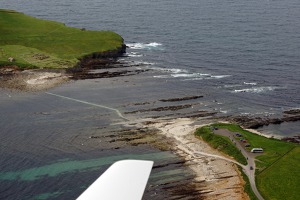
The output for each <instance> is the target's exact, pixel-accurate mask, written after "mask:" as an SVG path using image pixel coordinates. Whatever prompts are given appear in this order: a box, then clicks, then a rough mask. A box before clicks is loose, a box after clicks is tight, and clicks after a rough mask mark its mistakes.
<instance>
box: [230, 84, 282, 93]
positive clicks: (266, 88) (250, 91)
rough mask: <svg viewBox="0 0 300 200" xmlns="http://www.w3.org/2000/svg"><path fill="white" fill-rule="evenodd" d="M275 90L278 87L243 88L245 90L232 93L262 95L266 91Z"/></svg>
mask: <svg viewBox="0 0 300 200" xmlns="http://www.w3.org/2000/svg"><path fill="white" fill-rule="evenodd" d="M275 89H278V87H272V86H267V87H252V88H245V89H239V90H233V91H232V92H233V93H240V92H248V93H262V92H267V91H273V90H275Z"/></svg>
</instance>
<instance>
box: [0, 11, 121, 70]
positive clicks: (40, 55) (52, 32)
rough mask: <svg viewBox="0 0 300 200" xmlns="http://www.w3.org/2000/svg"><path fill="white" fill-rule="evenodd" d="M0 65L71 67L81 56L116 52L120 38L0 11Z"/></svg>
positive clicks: (105, 32) (109, 32)
mask: <svg viewBox="0 0 300 200" xmlns="http://www.w3.org/2000/svg"><path fill="white" fill-rule="evenodd" d="M0 24H1V26H0V66H3V65H8V64H11V65H12V63H10V62H8V58H9V57H13V58H14V59H15V62H14V63H13V64H14V65H20V66H30V67H33V66H35V67H39V68H41V67H47V68H66V67H72V66H74V65H75V64H76V63H77V62H78V59H79V58H82V57H83V56H86V55H89V54H92V53H99V52H105V51H112V50H117V49H118V48H120V47H121V46H122V44H123V38H122V37H121V36H120V35H118V34H116V33H114V32H111V31H88V30H83V29H77V28H72V27H66V26H65V25H64V24H62V23H59V22H54V21H48V20H41V19H37V18H34V17H30V16H28V15H25V14H23V13H18V12H15V11H10V10H1V9H0Z"/></svg>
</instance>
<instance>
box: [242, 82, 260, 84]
mask: <svg viewBox="0 0 300 200" xmlns="http://www.w3.org/2000/svg"><path fill="white" fill-rule="evenodd" d="M244 84H245V85H257V83H254V82H253V83H247V82H244Z"/></svg>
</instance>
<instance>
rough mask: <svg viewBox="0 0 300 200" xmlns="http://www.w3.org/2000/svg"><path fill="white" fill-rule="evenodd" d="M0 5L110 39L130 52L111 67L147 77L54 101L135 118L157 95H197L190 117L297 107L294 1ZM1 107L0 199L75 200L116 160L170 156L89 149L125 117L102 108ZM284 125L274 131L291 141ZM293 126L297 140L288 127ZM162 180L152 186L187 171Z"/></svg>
mask: <svg viewBox="0 0 300 200" xmlns="http://www.w3.org/2000/svg"><path fill="white" fill-rule="evenodd" d="M0 8H5V9H14V10H17V11H19V12H24V13H26V14H28V15H31V16H34V17H38V18H43V19H49V20H55V21H60V22H62V23H65V24H66V25H68V26H73V27H77V28H86V29H91V30H112V31H115V32H117V33H119V34H120V35H122V36H123V38H124V40H125V43H126V44H127V46H128V48H127V54H126V56H127V57H124V58H120V60H121V61H123V62H126V63H129V64H132V66H133V67H134V68H139V69H148V70H149V71H148V72H147V73H144V74H139V75H136V76H131V77H130V78H128V77H123V78H116V79H114V80H113V81H110V80H92V81H89V80H84V81H77V82H71V83H68V84H66V85H63V86H61V87H58V88H54V89H51V90H50V92H51V93H53V94H58V95H63V96H66V97H69V98H73V99H77V100H80V101H85V102H90V103H91V104H99V105H103V106H106V107H110V108H114V109H117V110H119V111H120V112H122V113H124V112H126V111H132V110H136V109H137V106H132V105H133V104H134V103H143V102H144V103H147V104H145V105H143V106H140V108H143V107H147V106H148V107H151V106H152V107H153V106H156V107H159V106H163V105H164V104H163V103H161V102H158V100H159V99H168V98H176V97H183V96H192V95H203V96H204V98H203V99H201V101H200V102H198V103H199V105H198V108H197V109H199V110H208V111H217V112H220V113H223V114H225V115H227V114H228V115H240V114H242V115H250V116H268V117H277V116H280V115H281V113H282V111H284V110H288V109H292V108H299V103H300V96H299V92H300V86H299V83H300V81H299V77H300V68H299V67H300V35H299V33H300V2H299V1H298V0H283V1H278V0H254V1H244V0H243V1H231V0H225V1H224V0H215V1H205V0H187V1H179V0H174V1H159V0H155V1H146V0H129V1H126V2H124V1H120V0H114V1H99V0H98V1H96V0H91V1H79V0H72V1H71V0H63V1H58V0H52V1H41V0H28V1H21V0H10V1H4V0H0ZM0 37H1V36H0ZM192 109H193V108H191V109H190V110H189V112H192V111H193V110H192ZM0 110H1V111H0V117H1V120H0V125H1V130H0V133H1V134H0V139H1V140H0V141H1V151H0V154H1V156H0V164H1V165H0V166H1V172H0V188H1V192H0V199H32V198H34V199H74V198H75V197H76V196H78V195H79V194H80V193H81V192H82V191H83V190H84V188H86V187H87V186H88V184H89V183H91V182H92V181H93V180H95V179H96V178H97V176H98V175H99V174H101V173H102V172H103V171H104V170H105V169H106V168H107V167H108V166H109V165H110V164H111V163H113V162H114V161H116V160H119V159H127V158H137V159H151V160H154V161H155V162H158V163H159V162H169V161H172V160H176V159H178V158H176V157H174V155H173V154H172V153H170V152H163V153H162V152H160V151H158V150H155V149H152V148H150V147H135V148H133V147H129V146H128V147H124V148H121V149H114V148H113V147H111V148H110V147H109V146H105V145H107V144H102V143H101V141H100V140H94V141H92V142H91V141H90V140H89V137H90V136H92V135H97V134H98V135H99V134H100V135H101V134H102V133H106V132H107V131H109V130H111V129H114V127H118V125H116V124H117V123H119V122H121V121H122V119H120V118H119V117H118V116H116V115H115V113H113V112H110V111H109V110H107V109H103V108H95V107H93V106H91V105H90V106H89V105H84V104H80V103H79V102H76V101H68V100H66V99H63V98H58V97H55V96H51V95H48V94H45V93H43V92H37V93H18V92H11V91H7V90H1V95H0ZM182 112H183V111H182ZM144 115H145V116H142V117H149V116H153V115H157V114H156V113H155V114H154V113H151V114H149V115H147V114H144ZM162 115H163V114H162ZM128 117H132V118H134V116H128ZM293 124H294V125H295V124H296V126H298V124H299V123H293ZM293 124H291V125H292V126H293ZM287 127H288V126H286V124H285V127H284V128H283V129H280V128H278V130H281V131H279V132H277V131H276V132H275V134H278V135H284V134H285V132H286V133H287V135H289V136H291V135H290V134H291V131H290V130H287V129H288V128H287ZM292 130H293V131H292V132H293V134H294V133H295V134H297V127H296V128H295V126H294V127H293V128H292ZM298 130H299V129H298ZM298 133H299V132H298ZM166 160H167V161H166ZM160 173H161V172H156V173H155V174H154V175H153V177H154V179H155V177H157V176H159V177H160V178H159V179H160V181H162V180H164V179H165V180H167V179H168V178H170V177H169V176H168V174H170V173H171V174H172V176H171V177H173V178H174V180H177V178H178V177H180V176H181V175H182V174H184V173H182V171H180V170H179V171H176V170H175V171H174V169H170V171H168V172H164V174H163V175H161V174H160ZM174 173H175V176H174ZM152 179H153V178H152ZM151 195H152V194H150V195H149V196H151ZM149 196H148V197H149ZM153 198H154V197H153Z"/></svg>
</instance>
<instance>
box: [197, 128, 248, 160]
mask: <svg viewBox="0 0 300 200" xmlns="http://www.w3.org/2000/svg"><path fill="white" fill-rule="evenodd" d="M195 134H196V135H197V136H200V137H201V138H202V139H203V140H204V141H206V142H208V143H209V144H210V145H211V146H212V147H213V148H215V149H218V150H220V151H222V152H224V153H225V154H227V155H230V156H232V157H233V158H234V159H235V160H236V161H238V162H240V163H242V164H244V165H247V160H246V158H245V157H244V156H243V154H242V153H241V152H240V151H239V150H238V149H237V148H236V146H235V145H233V143H232V142H231V141H230V139H229V138H228V137H225V136H221V135H216V134H213V132H212V130H211V127H210V126H204V127H202V128H200V129H197V130H196V132H195Z"/></svg>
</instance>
